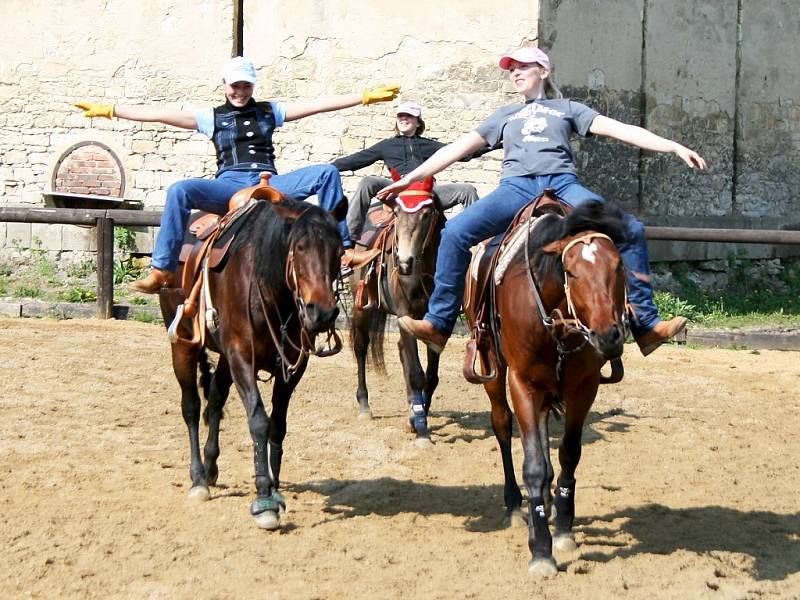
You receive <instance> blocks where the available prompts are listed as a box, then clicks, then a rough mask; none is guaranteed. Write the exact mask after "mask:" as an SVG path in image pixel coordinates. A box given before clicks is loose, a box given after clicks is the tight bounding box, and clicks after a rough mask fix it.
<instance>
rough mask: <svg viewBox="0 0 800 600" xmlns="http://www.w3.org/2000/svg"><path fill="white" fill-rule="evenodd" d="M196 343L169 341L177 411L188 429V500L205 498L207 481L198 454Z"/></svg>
mask: <svg viewBox="0 0 800 600" xmlns="http://www.w3.org/2000/svg"><path fill="white" fill-rule="evenodd" d="M197 352H198V350H197V346H194V345H187V344H181V343H177V344H172V370H173V371H174V372H175V377H176V378H177V380H178V384H179V385H180V387H181V414H182V415H183V421H184V423H186V428H187V430H188V432H189V451H190V453H191V463H190V466H189V477H190V478H191V480H192V487H191V489H189V493H188V494H187V496H188V498H189V499H190V500H200V501H205V500H208V498H209V495H210V494H209V491H208V481H207V480H206V471H205V467H204V466H203V461H202V459H201V458H200V404H201V403H200V394H199V393H198V391H197Z"/></svg>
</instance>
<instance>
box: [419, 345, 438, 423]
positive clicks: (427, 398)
mask: <svg viewBox="0 0 800 600" xmlns="http://www.w3.org/2000/svg"><path fill="white" fill-rule="evenodd" d="M425 348H426V350H427V359H428V360H427V362H426V363H425V388H424V389H423V392H422V400H423V405H424V406H425V414H426V415H427V414H429V413H430V410H431V400H432V399H433V393H434V392H435V391H436V388H437V387H438V386H439V358H440V357H441V354H438V353H437V352H434V351H433V350H431V349H430V348H429V347H428V346H425Z"/></svg>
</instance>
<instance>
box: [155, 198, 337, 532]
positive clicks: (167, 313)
mask: <svg viewBox="0 0 800 600" xmlns="http://www.w3.org/2000/svg"><path fill="white" fill-rule="evenodd" d="M258 191H259V193H257V194H256V195H255V197H256V198H267V199H272V200H273V202H274V201H275V200H276V199H277V198H275V196H276V195H277V196H279V193H278V192H277V191H276V190H274V189H273V188H269V187H267V188H266V189H265V188H264V187H259V188H258ZM255 202H256V203H255V205H254V206H252V207H251V208H250V209H249V210H248V211H247V212H246V213H245V214H244V215H243V216H241V217H239V220H240V228H239V230H238V231H237V232H236V234H235V238H234V240H233V242H232V243H231V246H230V248H229V250H228V253H227V258H226V260H225V262H224V263H223V266H222V267H221V269H219V270H217V271H214V270H207V279H206V284H207V289H206V291H204V295H203V298H207V299H208V303H207V306H206V308H208V309H209V310H215V311H216V317H217V318H216V319H214V318H213V317H212V318H210V319H209V321H208V322H209V323H213V322H214V321H215V320H216V321H217V322H218V327H216V326H215V325H210V326H209V331H208V333H207V334H206V335H205V336H204V339H205V343H204V344H201V343H199V342H197V341H196V340H194V341H193V340H192V338H196V337H197V336H195V335H193V333H192V324H191V321H190V320H189V319H186V318H184V319H181V318H180V314H182V313H183V311H180V314H179V316H178V320H177V322H176V323H175V324H174V326H173V327H172V332H173V333H177V334H178V337H179V339H177V341H175V342H174V343H173V344H172V365H173V369H174V371H175V376H176V377H177V379H178V383H179V384H180V387H181V409H182V412H183V418H184V421H185V422H186V426H187V427H188V430H189V445H190V448H191V466H190V468H189V475H190V477H191V480H192V487H191V489H190V490H189V497H190V498H193V499H199V500H207V499H208V497H209V490H208V486H210V485H214V484H215V483H216V481H217V476H218V468H217V458H218V457H219V452H220V450H219V426H220V419H221V418H222V409H223V407H224V405H225V401H226V399H227V397H228V392H229V390H230V387H231V385H232V384H235V385H236V389H237V390H238V392H239V396H240V397H241V399H242V402H243V403H244V407H245V412H246V414H247V421H248V427H249V429H250V435H251V436H252V439H253V454H254V463H255V486H256V494H257V495H256V499H255V500H254V501H253V503H252V504H251V507H250V512H251V514H252V515H253V517H254V518H255V520H256V523H257V524H258V526H259V527H261V528H264V529H277V528H278V527H279V526H280V518H281V514H282V513H283V511H284V509H285V502H284V499H283V497H282V496H281V494H280V493H279V492H278V487H279V483H280V469H281V457H282V455H283V446H282V444H283V439H284V436H285V435H286V413H287V408H288V405H289V400H290V398H291V395H292V392H293V391H294V389H295V386H297V384H298V382H299V381H300V379H301V377H302V376H303V373H304V372H305V370H306V365H307V362H308V356H309V354H322V355H326V354H332V353H334V352H336V351H338V350H339V349H340V348H341V340H340V339H339V337H338V334H337V333H336V332H335V329H334V326H335V321H336V317H337V315H338V312H339V309H338V308H337V305H336V300H337V298H336V297H335V294H334V291H333V289H334V282H335V281H336V279H337V277H338V275H339V262H340V256H341V254H342V252H343V250H342V244H341V241H340V238H339V234H338V230H337V225H336V222H335V221H334V219H333V218H332V217H331V216H330V215H329V214H328V213H326V212H325V211H323V210H321V209H319V208H317V207H315V206H312V205H311V204H308V203H305V202H294V201H290V200H285V199H284V200H282V201H280V202H278V203H273V202H269V201H264V200H259V201H255ZM205 294H207V296H206V295H205ZM184 299H185V294H184V292H183V291H182V290H177V289H175V290H172V289H171V290H162V292H161V298H160V300H161V309H162V313H163V315H164V320H165V323H167V324H169V323H172V322H173V319H174V317H175V315H176V312H178V308H179V306H182V305H181V303H182V302H183V301H184ZM211 307H213V308H211ZM215 328H216V331H214V329H215ZM320 334H321V335H322V336H324V337H327V341H328V345H327V346H326V347H325V348H315V346H314V345H315V339H316V338H317V336H318V335H320ZM331 340H333V342H331ZM321 346H324V344H321ZM206 349H209V350H212V351H214V352H215V353H218V354H219V358H218V361H217V365H216V368H215V369H214V370H213V372H212V371H211V369H210V367H209V362H208V360H207V357H206ZM198 368H199V369H200V375H201V377H200V379H201V381H202V383H203V390H204V395H205V397H206V399H207V405H206V409H205V411H204V413H203V417H204V419H205V420H206V422H207V423H208V438H207V441H206V444H205V448H204V452H203V455H204V458H205V460H203V459H201V455H200V439H199V420H200V408H201V401H200V396H199V394H198V386H197V380H198ZM259 371H266V372H267V373H269V374H270V375H272V380H273V384H272V411H271V413H270V414H269V415H268V414H267V411H266V409H265V408H264V404H263V403H262V400H261V396H260V394H259V391H258V386H257V381H258V380H257V375H258V373H259Z"/></svg>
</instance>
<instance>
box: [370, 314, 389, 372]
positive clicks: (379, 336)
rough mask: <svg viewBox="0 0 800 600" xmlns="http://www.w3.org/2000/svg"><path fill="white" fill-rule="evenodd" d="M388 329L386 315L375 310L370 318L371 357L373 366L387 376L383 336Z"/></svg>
mask: <svg viewBox="0 0 800 600" xmlns="http://www.w3.org/2000/svg"><path fill="white" fill-rule="evenodd" d="M385 329H386V313H385V312H383V311H381V310H373V311H372V314H371V315H370V317H369V334H370V337H371V338H372V339H371V340H370V351H369V357H370V360H371V362H372V366H373V367H375V370H376V371H377V372H378V373H380V374H381V375H386V363H385V362H384V359H383V336H384V331H385Z"/></svg>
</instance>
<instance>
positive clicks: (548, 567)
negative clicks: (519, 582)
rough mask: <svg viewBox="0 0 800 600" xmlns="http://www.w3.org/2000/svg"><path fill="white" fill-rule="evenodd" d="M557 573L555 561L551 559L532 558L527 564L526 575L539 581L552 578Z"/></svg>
mask: <svg viewBox="0 0 800 600" xmlns="http://www.w3.org/2000/svg"><path fill="white" fill-rule="evenodd" d="M557 573H558V567H557V566H556V561H555V560H553V559H552V558H534V559H532V560H531V562H530V563H528V575H529V576H530V577H537V578H540V579H547V578H548V577H553V576H555V575H556V574H557Z"/></svg>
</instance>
